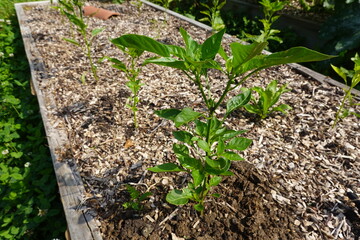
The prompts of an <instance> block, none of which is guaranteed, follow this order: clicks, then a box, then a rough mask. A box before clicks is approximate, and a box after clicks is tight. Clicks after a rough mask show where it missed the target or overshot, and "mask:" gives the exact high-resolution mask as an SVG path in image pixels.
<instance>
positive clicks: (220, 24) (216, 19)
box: [199, 0, 226, 32]
mask: <svg viewBox="0 0 360 240" xmlns="http://www.w3.org/2000/svg"><path fill="white" fill-rule="evenodd" d="M200 4H201V5H202V6H203V7H205V8H206V10H204V11H200V12H201V13H202V14H204V15H206V17H204V18H201V19H199V21H201V22H208V23H210V25H211V27H212V29H213V31H215V32H216V31H220V30H222V29H224V28H225V24H224V21H223V20H222V18H221V14H220V10H221V9H222V8H223V7H224V5H225V4H226V0H212V4H211V5H209V4H206V3H202V2H200Z"/></svg>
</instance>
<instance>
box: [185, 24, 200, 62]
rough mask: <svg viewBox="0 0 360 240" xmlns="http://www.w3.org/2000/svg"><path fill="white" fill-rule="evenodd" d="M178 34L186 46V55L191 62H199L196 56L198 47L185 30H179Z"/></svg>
mask: <svg viewBox="0 0 360 240" xmlns="http://www.w3.org/2000/svg"><path fill="white" fill-rule="evenodd" d="M180 34H181V36H182V37H183V40H184V43H185V46H186V49H185V50H186V55H187V56H188V57H190V58H191V59H193V60H195V61H196V60H199V59H198V58H197V57H196V55H197V51H198V49H199V47H200V45H199V44H198V43H197V42H196V41H194V39H192V37H191V36H190V35H189V33H188V32H186V31H185V29H183V28H180Z"/></svg>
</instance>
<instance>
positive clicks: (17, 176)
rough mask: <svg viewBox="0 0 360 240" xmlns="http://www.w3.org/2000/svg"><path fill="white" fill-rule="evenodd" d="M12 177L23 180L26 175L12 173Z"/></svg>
mask: <svg viewBox="0 0 360 240" xmlns="http://www.w3.org/2000/svg"><path fill="white" fill-rule="evenodd" d="M10 177H12V178H13V179H15V180H23V179H24V176H23V175H21V174H20V173H12V174H11V175H10Z"/></svg>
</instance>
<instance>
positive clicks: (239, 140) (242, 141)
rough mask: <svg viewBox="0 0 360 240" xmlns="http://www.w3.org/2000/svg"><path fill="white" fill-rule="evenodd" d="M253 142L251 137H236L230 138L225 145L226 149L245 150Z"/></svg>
mask: <svg viewBox="0 0 360 240" xmlns="http://www.w3.org/2000/svg"><path fill="white" fill-rule="evenodd" d="M251 143H252V140H251V139H248V138H244V137H236V138H233V139H231V140H230V142H229V143H228V144H226V145H225V149H235V150H239V151H244V150H245V149H247V148H248V147H249V146H250V144H251Z"/></svg>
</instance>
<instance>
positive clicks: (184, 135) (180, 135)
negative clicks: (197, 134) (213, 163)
mask: <svg viewBox="0 0 360 240" xmlns="http://www.w3.org/2000/svg"><path fill="white" fill-rule="evenodd" d="M173 135H174V137H175V138H176V139H177V140H179V141H181V142H184V143H187V144H189V145H192V141H191V139H192V137H193V135H192V134H191V133H189V132H187V131H175V132H173Z"/></svg>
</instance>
